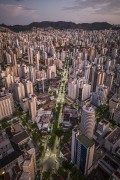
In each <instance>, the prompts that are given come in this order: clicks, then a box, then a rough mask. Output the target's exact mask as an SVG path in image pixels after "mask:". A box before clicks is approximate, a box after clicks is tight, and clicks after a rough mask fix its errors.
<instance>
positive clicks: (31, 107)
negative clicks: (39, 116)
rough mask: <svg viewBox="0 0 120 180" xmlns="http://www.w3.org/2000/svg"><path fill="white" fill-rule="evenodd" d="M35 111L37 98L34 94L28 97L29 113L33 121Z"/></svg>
mask: <svg viewBox="0 0 120 180" xmlns="http://www.w3.org/2000/svg"><path fill="white" fill-rule="evenodd" d="M36 113H37V98H36V96H34V95H31V97H30V98H29V114H30V115H31V117H32V120H33V121H35V117H36Z"/></svg>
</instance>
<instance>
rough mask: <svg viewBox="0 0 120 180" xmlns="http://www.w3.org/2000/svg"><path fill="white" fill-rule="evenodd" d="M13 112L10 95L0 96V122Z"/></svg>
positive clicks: (12, 102)
mask: <svg viewBox="0 0 120 180" xmlns="http://www.w3.org/2000/svg"><path fill="white" fill-rule="evenodd" d="M13 112H14V101H13V96H12V94H10V93H9V94H3V95H1V96H0V120H2V119H3V118H6V117H8V116H10V115H12V114H13Z"/></svg>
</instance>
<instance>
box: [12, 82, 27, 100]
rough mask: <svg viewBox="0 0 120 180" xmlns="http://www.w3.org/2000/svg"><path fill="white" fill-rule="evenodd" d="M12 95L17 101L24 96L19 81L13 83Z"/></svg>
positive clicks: (22, 86) (23, 89) (23, 90)
mask: <svg viewBox="0 0 120 180" xmlns="http://www.w3.org/2000/svg"><path fill="white" fill-rule="evenodd" d="M14 96H15V99H16V100H17V101H18V102H20V101H21V100H22V99H23V98H25V88H24V85H23V84H22V83H21V82H17V83H15V84H14Z"/></svg>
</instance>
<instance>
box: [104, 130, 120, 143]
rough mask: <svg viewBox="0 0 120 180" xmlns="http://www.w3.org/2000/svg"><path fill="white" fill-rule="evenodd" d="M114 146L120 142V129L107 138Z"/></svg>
mask: <svg viewBox="0 0 120 180" xmlns="http://www.w3.org/2000/svg"><path fill="white" fill-rule="evenodd" d="M106 139H107V140H108V141H110V142H111V143H112V144H115V143H116V142H117V141H118V140H120V128H116V129H115V130H114V131H113V132H111V133H110V134H109V135H108V137H107V138H106Z"/></svg>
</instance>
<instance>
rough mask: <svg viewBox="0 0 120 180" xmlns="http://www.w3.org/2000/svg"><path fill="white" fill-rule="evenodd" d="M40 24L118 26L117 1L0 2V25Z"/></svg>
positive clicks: (119, 12)
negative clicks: (109, 24)
mask: <svg viewBox="0 0 120 180" xmlns="http://www.w3.org/2000/svg"><path fill="white" fill-rule="evenodd" d="M40 21H72V22H75V23H91V22H109V23H111V24H120V0H0V24H1V23H4V24H7V25H14V24H21V25H22V24H29V23H31V22H40Z"/></svg>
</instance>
